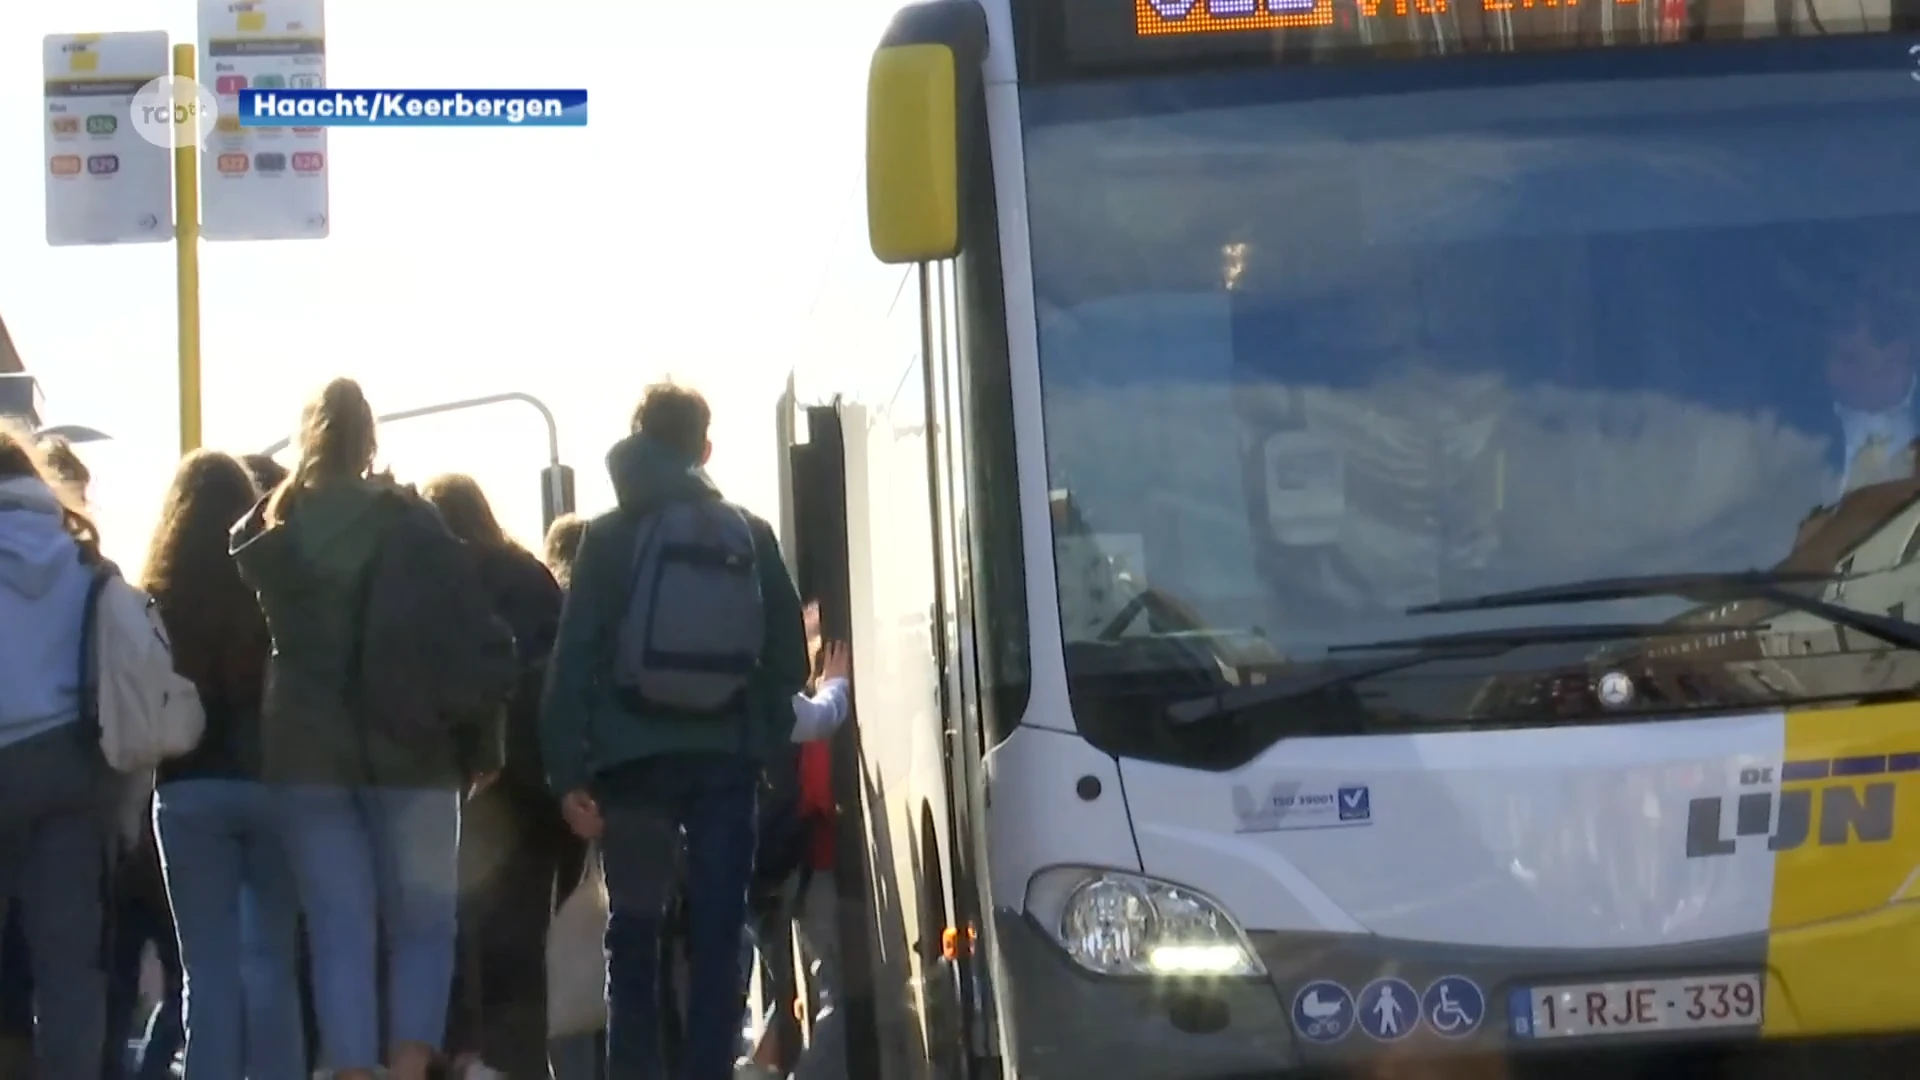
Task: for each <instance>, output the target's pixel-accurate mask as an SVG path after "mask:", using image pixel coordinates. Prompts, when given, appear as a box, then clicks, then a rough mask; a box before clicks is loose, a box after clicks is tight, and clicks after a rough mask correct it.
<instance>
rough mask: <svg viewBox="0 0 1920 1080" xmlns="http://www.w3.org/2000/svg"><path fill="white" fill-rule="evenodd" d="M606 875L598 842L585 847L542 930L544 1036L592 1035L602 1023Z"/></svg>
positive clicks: (604, 1013)
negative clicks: (568, 888) (573, 885)
mask: <svg viewBox="0 0 1920 1080" xmlns="http://www.w3.org/2000/svg"><path fill="white" fill-rule="evenodd" d="M607 906H608V905H607V879H606V876H605V872H604V871H602V870H601V868H600V849H599V845H597V844H596V845H594V846H593V847H592V848H589V849H588V851H587V869H586V872H585V873H583V874H582V875H580V887H579V888H577V889H575V890H573V894H572V895H571V896H568V897H567V898H566V900H565V901H563V902H562V903H561V904H560V910H558V911H556V912H554V913H553V923H552V925H551V926H550V927H549V928H548V930H547V1036H548V1037H549V1038H553V1039H564V1038H567V1037H569V1036H573V1035H591V1034H593V1033H594V1032H596V1031H605V1030H606V1027H607V953H606V946H605V944H604V942H605V940H606V934H607Z"/></svg>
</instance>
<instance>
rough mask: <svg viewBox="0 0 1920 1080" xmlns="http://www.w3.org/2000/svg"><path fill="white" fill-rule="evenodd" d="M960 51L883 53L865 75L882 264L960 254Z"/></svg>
mask: <svg viewBox="0 0 1920 1080" xmlns="http://www.w3.org/2000/svg"><path fill="white" fill-rule="evenodd" d="M958 99H959V79H958V70H957V65H956V63H955V59H954V51H953V49H952V48H951V47H949V46H947V45H943V44H932V43H926V44H910V45H891V46H882V47H881V48H880V49H879V50H878V51H877V52H875V53H874V56H873V66H872V67H871V68H870V69H869V70H868V73H867V239H868V242H869V244H870V245H871V246H872V248H873V254H874V257H875V258H877V259H879V260H880V261H881V262H883V263H888V264H893V265H898V264H901V263H917V262H929V261H933V260H938V259H950V258H953V257H954V256H955V255H958V254H959V253H960V110H959V105H958Z"/></svg>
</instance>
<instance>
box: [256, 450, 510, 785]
mask: <svg viewBox="0 0 1920 1080" xmlns="http://www.w3.org/2000/svg"><path fill="white" fill-rule="evenodd" d="M409 497H410V496H409V494H408V493H407V492H406V490H405V489H403V488H400V487H398V486H397V485H395V484H393V483H392V482H391V481H385V480H350V481H338V482H333V483H327V484H322V485H320V486H316V487H313V488H309V489H308V490H306V491H303V492H301V493H300V496H299V498H298V499H297V501H296V502H295V503H294V504H293V507H292V509H291V512H290V513H289V514H288V515H287V519H286V520H285V521H283V522H281V523H280V524H278V525H275V526H273V527H271V528H268V527H266V526H265V523H264V518H265V513H264V510H265V500H262V502H261V505H260V506H258V507H255V509H254V511H253V513H251V514H249V515H248V516H247V518H246V519H245V520H243V521H242V522H240V523H239V524H238V525H236V526H235V527H234V530H233V537H232V550H233V555H234V559H235V561H236V562H237V563H238V564H239V568H240V575H241V577H243V578H245V579H246V582H247V584H248V585H250V586H252V587H253V590H254V592H255V593H256V594H258V596H259V597H260V610H261V612H262V613H263V614H264V615H265V616H266V620H267V628H268V630H269V631H270V633H271V634H272V637H273V654H272V658H271V659H270V660H269V661H268V666H267V688H266V695H265V698H264V700H263V702H262V704H261V759H262V779H264V780H266V781H267V782H269V783H277V784H325V785H343V786H349V787H361V786H366V787H410V788H440V789H454V790H459V789H461V788H464V787H465V786H466V784H467V783H468V782H469V781H470V780H471V779H472V778H473V777H474V776H476V775H479V774H482V773H488V772H493V771H496V770H498V769H499V768H500V764H501V758H502V751H501V740H502V738H503V734H502V732H501V730H500V724H499V722H498V721H497V720H494V721H489V722H476V723H472V724H467V725H462V726H460V727H457V728H455V729H454V730H453V731H451V732H449V734H448V736H447V738H446V739H445V740H442V741H437V742H427V743H424V744H422V743H415V742H406V743H403V742H400V741H398V740H395V739H393V738H391V737H389V736H387V735H386V734H384V733H383V732H381V731H378V730H373V729H372V728H370V727H369V725H366V724H364V723H362V722H360V719H359V718H358V717H357V716H356V715H355V711H354V709H353V708H352V706H351V704H350V702H349V700H348V692H347V687H348V682H349V679H350V677H351V675H352V673H353V672H354V670H355V666H356V664H357V654H358V647H357V646H358V642H359V636H360V635H359V618H360V602H361V601H360V598H361V593H362V591H363V584H364V583H365V581H366V579H367V575H368V574H369V573H370V572H371V571H372V566H373V559H374V556H375V554H377V553H378V551H379V549H380V543H381V541H382V539H383V538H384V537H385V535H386V531H387V529H388V527H389V526H390V525H391V524H392V523H393V522H394V521H395V520H397V519H398V517H399V515H400V514H401V513H403V512H405V511H406V503H405V501H404V500H406V499H407V498H409ZM412 497H414V498H417V496H412Z"/></svg>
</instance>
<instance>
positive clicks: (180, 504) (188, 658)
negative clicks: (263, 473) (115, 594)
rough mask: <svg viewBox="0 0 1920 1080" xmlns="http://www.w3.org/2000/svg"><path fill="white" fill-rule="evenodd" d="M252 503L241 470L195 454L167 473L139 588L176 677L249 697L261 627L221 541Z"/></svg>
mask: <svg viewBox="0 0 1920 1080" xmlns="http://www.w3.org/2000/svg"><path fill="white" fill-rule="evenodd" d="M259 497H260V492H259V489H258V488H256V487H255V486H254V483H253V477H251V476H250V475H248V473H247V469H246V466H244V465H242V464H240V462H239V461H238V460H237V459H235V458H233V457H231V456H229V455H227V454H222V453H219V452H217V451H213V450H196V451H194V452H193V453H191V454H188V455H187V456H186V457H185V458H182V459H181V461H180V465H179V467H178V468H176V469H175V470H174V473H173V482H172V484H171V485H169V486H168V488H167V495H166V500H165V501H164V503H162V505H161V509H160V524H159V525H158V526H157V527H156V528H155V529H154V530H153V539H152V542H151V543H150V545H149V546H148V548H147V559H146V564H145V566H144V567H143V568H142V570H141V573H140V585H141V587H142V588H144V589H145V590H146V591H147V592H148V594H149V595H151V596H152V597H153V598H154V600H155V601H157V602H158V603H159V605H160V612H161V615H162V617H163V618H164V619H165V620H166V623H167V633H168V635H169V636H170V637H172V639H173V650H174V662H175V666H176V667H177V668H178V669H179V670H180V673H181V674H182V675H185V676H187V677H188V678H190V679H193V680H194V681H195V682H197V683H201V684H203V685H206V684H211V685H213V686H216V687H218V688H220V689H222V690H228V691H233V690H235V689H236V688H235V684H236V683H239V684H241V685H240V686H239V687H238V690H239V692H250V691H252V690H253V689H254V687H255V686H256V685H257V683H256V680H257V678H258V677H259V675H260V672H259V671H257V670H255V669H257V668H258V667H259V666H260V665H259V664H258V663H257V662H256V660H257V657H253V656H250V655H249V654H251V653H252V652H253V650H252V649H251V648H249V647H248V646H250V645H253V644H255V643H258V642H260V641H261V640H262V639H263V638H264V636H265V634H266V623H265V621H264V620H263V618H262V617H261V615H260V606H259V602H258V601H257V600H256V599H255V598H254V595H253V590H252V589H251V588H249V587H248V586H247V584H246V582H244V581H242V580H241V578H240V569H239V566H238V565H237V564H236V563H235V562H234V560H233V557H232V556H231V555H229V554H228V553H227V534H228V531H229V530H230V529H231V528H232V527H233V523H234V522H236V521H238V520H240V519H241V518H243V517H245V516H246V515H247V511H249V510H251V509H252V508H253V504H254V503H255V502H256V501H258V499H259Z"/></svg>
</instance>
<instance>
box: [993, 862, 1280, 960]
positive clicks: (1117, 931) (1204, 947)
mask: <svg viewBox="0 0 1920 1080" xmlns="http://www.w3.org/2000/svg"><path fill="white" fill-rule="evenodd" d="M1027 913H1028V914H1030V915H1032V916H1033V917H1034V919H1035V920H1036V921H1038V922H1039V924H1040V925H1041V926H1042V927H1043V928H1045V929H1046V931H1047V932H1048V933H1049V934H1051V935H1053V939H1054V940H1055V941H1056V942H1058V943H1059V945H1060V947H1061V948H1062V949H1065V950H1066V953H1067V955H1068V956H1070V957H1072V958H1073V961H1074V963H1077V964H1079V965H1080V966H1081V967H1083V968H1086V969H1087V970H1088V971H1091V972H1094V973H1095V974H1099V975H1159V976H1168V977H1189V978H1191V977H1205V976H1222V977H1236V976H1249V975H1265V974H1266V973H1267V969H1266V965H1264V964H1262V963H1261V962H1260V957H1259V956H1257V955H1256V954H1255V953H1254V951H1253V948H1252V946H1251V945H1249V944H1248V942H1247V935H1246V933H1245V931H1243V930H1241V929H1240V927H1239V925H1238V924H1236V923H1235V922H1234V921H1233V918H1232V917H1231V916H1229V915H1228V914H1227V913H1226V911H1225V910H1224V909H1223V908H1221V906H1220V905H1219V904H1218V903H1216V902H1214V901H1213V900H1212V899H1210V898H1208V897H1206V896H1202V895H1201V894H1199V893H1197V892H1195V891H1194V890H1192V889H1188V888H1185V887H1183V886H1180V885H1173V884H1170V883H1168V882H1164V881H1156V880H1155V879H1153V878H1149V877H1142V876H1140V875H1139V874H1127V873H1121V872H1120V871H1117V870H1092V869H1083V868H1080V867H1060V868H1056V869H1052V870H1044V871H1042V872H1040V873H1039V874H1036V875H1034V878H1033V881H1032V882H1031V883H1029V884H1028V886H1027Z"/></svg>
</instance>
